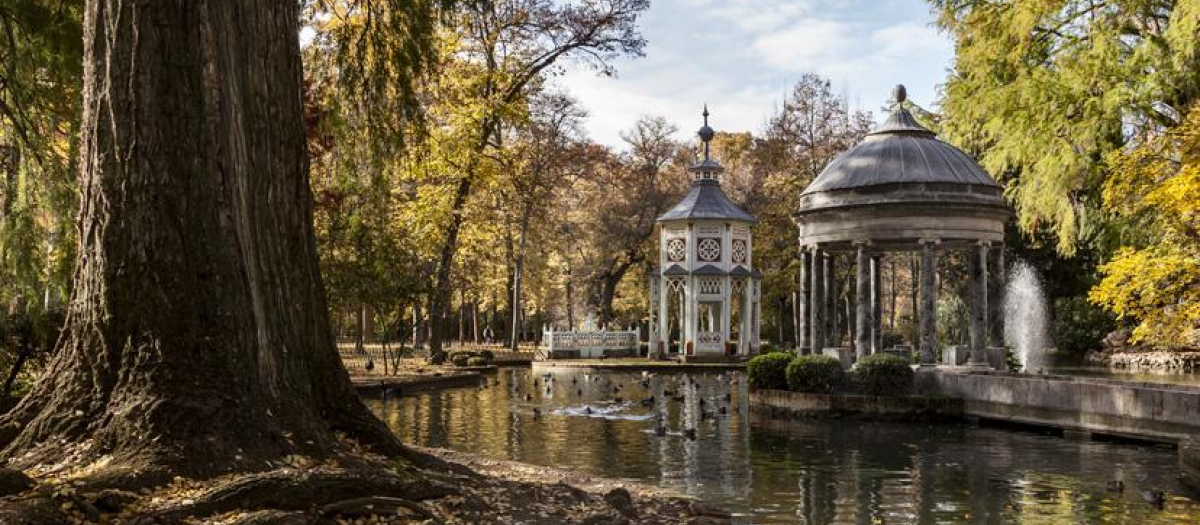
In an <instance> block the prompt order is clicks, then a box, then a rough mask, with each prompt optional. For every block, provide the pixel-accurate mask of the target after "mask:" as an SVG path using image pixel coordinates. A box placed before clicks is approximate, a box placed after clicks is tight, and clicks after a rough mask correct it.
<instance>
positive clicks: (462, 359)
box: [450, 352, 476, 366]
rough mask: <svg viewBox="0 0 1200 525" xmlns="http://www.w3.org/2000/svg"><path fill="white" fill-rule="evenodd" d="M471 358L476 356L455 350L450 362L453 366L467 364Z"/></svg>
mask: <svg viewBox="0 0 1200 525" xmlns="http://www.w3.org/2000/svg"><path fill="white" fill-rule="evenodd" d="M471 359H476V358H473V357H471V356H469V355H467V354H466V353H464V352H455V353H454V355H452V356H451V357H450V363H452V364H453V365H454V366H468V364H469V363H470V362H471Z"/></svg>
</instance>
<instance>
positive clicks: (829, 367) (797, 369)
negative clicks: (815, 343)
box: [787, 355, 845, 394]
mask: <svg viewBox="0 0 1200 525" xmlns="http://www.w3.org/2000/svg"><path fill="white" fill-rule="evenodd" d="M844 378H845V372H844V371H843V370H842V363H841V362H840V361H838V360H837V358H834V357H830V356H827V355H803V356H800V357H797V358H795V359H793V360H792V362H790V363H788V366H787V383H788V387H789V388H791V389H792V390H794V391H797V392H810V393H816V394H827V393H829V392H833V389H834V388H836V387H837V386H838V385H839V384H841V382H842V380H843V379H844Z"/></svg>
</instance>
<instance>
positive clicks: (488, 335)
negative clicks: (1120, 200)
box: [483, 326, 494, 346]
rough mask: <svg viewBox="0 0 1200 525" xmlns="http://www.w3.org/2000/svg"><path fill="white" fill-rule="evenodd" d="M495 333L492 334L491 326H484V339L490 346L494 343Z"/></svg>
mask: <svg viewBox="0 0 1200 525" xmlns="http://www.w3.org/2000/svg"><path fill="white" fill-rule="evenodd" d="M493 335H494V334H492V327H490V326H486V327H484V328H483V340H484V342H485V343H487V344H488V345H489V346H490V345H491V344H492V337H493Z"/></svg>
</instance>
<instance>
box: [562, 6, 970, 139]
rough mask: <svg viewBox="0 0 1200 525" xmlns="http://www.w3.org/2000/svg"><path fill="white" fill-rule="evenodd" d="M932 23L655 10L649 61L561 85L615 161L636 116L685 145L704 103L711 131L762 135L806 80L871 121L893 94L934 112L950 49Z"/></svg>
mask: <svg viewBox="0 0 1200 525" xmlns="http://www.w3.org/2000/svg"><path fill="white" fill-rule="evenodd" d="M932 22H933V15H932V14H931V13H930V10H929V4H928V3H926V2H925V1H924V0H651V2H650V9H649V10H648V11H647V12H646V13H644V14H643V16H642V17H641V18H640V19H639V27H640V28H641V32H642V36H643V37H645V39H646V41H647V43H646V49H645V56H644V57H640V58H621V59H618V60H616V61H615V62H613V65H614V66H615V67H616V70H617V75H616V76H615V77H603V76H600V75H597V74H596V72H595V71H594V70H590V69H587V68H584V67H571V68H569V69H568V70H567V72H566V73H565V74H564V75H563V76H562V77H560V78H559V79H558V82H559V83H560V86H561V87H562V88H563V89H564V90H565V91H567V92H569V93H571V94H572V95H573V96H574V97H575V98H577V99H578V100H579V101H580V102H581V103H582V104H583V106H584V107H585V108H587V110H588V113H589V116H588V119H587V122H586V127H587V131H588V133H589V135H590V136H591V138H592V139H593V140H596V141H597V142H600V143H602V144H607V145H610V146H614V147H617V148H619V149H624V143H623V142H622V141H621V138H620V132H621V131H622V130H626V129H629V128H630V127H632V125H633V123H634V122H635V121H636V120H637V119H638V117H640V116H642V115H651V116H662V117H666V118H667V119H669V120H670V121H672V122H674V123H675V124H676V125H678V126H679V128H680V132H679V137H678V138H680V139H686V138H688V137H689V136H691V134H693V133H694V131H695V130H696V129H697V128H699V127H700V124H701V120H700V118H701V117H700V111H701V109H702V106H703V105H704V104H705V103H707V104H708V106H709V111H710V112H711V113H712V116H711V117H710V124H711V125H712V126H713V128H715V129H717V130H718V131H728V132H738V131H753V132H758V131H761V130H762V129H763V127H764V124H765V123H766V121H767V118H768V117H769V115H771V114H772V113H773V112H774V111H775V110H776V109H777V108H779V106H780V105H781V101H782V100H783V97H784V95H785V94H786V93H787V92H788V91H789V89H790V88H791V86H792V85H793V84H795V82H796V81H797V80H798V79H799V78H800V75H801V74H803V73H806V72H812V73H817V74H819V75H821V76H823V77H825V78H828V79H829V80H830V81H831V82H832V83H833V87H834V90H835V91H836V92H837V93H839V94H842V95H844V96H846V97H847V98H848V100H849V101H850V105H851V106H852V107H853V108H856V109H866V110H869V111H872V112H874V113H875V114H876V117H877V119H878V117H879V109H880V108H882V107H883V106H884V105H885V103H886V102H887V101H888V99H890V98H891V91H892V88H893V87H894V86H895V85H896V84H904V85H905V87H906V88H907V91H908V98H909V99H910V100H912V101H913V102H916V103H917V104H919V105H921V106H923V107H935V102H936V99H937V89H938V85H939V84H941V83H942V82H944V80H945V78H946V72H947V70H948V69H949V67H950V63H951V59H952V58H953V56H954V45H953V42H952V41H951V40H950V38H949V37H948V36H947V35H945V34H943V33H941V32H940V31H938V29H937V28H935V27H933V25H932Z"/></svg>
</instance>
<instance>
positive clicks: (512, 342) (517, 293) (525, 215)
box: [508, 201, 533, 352]
mask: <svg viewBox="0 0 1200 525" xmlns="http://www.w3.org/2000/svg"><path fill="white" fill-rule="evenodd" d="M532 214H533V202H532V201H527V202H526V203H525V207H524V209H523V210H522V211H521V230H520V232H518V234H517V250H516V252H517V253H516V257H515V258H514V259H513V275H512V325H513V331H512V337H511V338H509V340H508V349H509V350H512V351H513V352H516V351H517V344H518V343H519V342H520V341H519V337H518V335H517V334H518V333H519V332H518V330H517V327H519V326H523V325H522V324H521V312H522V311H524V310H523V309H522V303H521V280H522V279H523V278H524V275H523V274H524V272H525V240H526V238H527V237H528V235H529V219H530V215H532Z"/></svg>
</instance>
